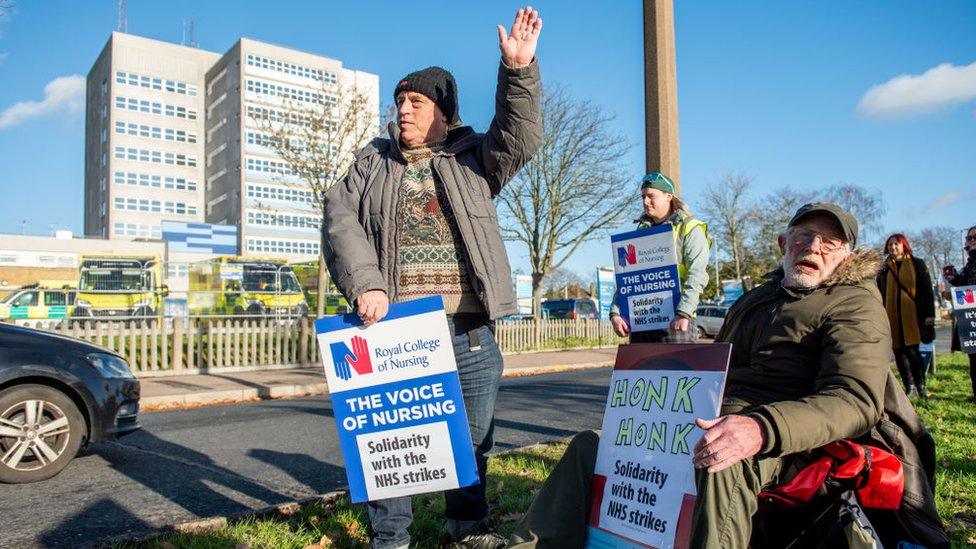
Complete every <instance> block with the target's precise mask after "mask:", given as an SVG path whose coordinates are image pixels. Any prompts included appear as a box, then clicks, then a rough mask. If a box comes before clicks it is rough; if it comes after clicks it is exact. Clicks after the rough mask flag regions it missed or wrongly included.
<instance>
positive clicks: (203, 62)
mask: <svg viewBox="0 0 976 549" xmlns="http://www.w3.org/2000/svg"><path fill="white" fill-rule="evenodd" d="M218 59H220V56H219V55H217V54H215V53H211V52H207V51H202V50H199V49H195V48H187V47H183V46H178V45H175V44H168V43H166V42H160V41H158V40H150V39H147V38H141V37H138V36H133V35H130V34H123V33H118V32H113V33H112V35H111V37H110V38H109V41H108V43H107V44H106V45H105V48H104V49H102V53H101V54H100V55H99V56H98V60H97V61H95V65H94V66H93V67H92V69H91V71H89V73H88V83H87V98H88V100H87V110H86V119H85V235H86V236H92V237H101V238H160V236H161V221H162V220H163V219H175V220H182V221H203V220H204V210H203V203H204V200H203V198H204V187H203V181H204V166H203V156H204V152H203V151H204V142H203V135H204V120H203V112H204V101H205V98H204V94H203V92H204V81H205V77H206V73H207V70H208V69H209V68H210V67H211V66H212V65H213V64H214V63H215V62H216V61H217V60H218Z"/></svg>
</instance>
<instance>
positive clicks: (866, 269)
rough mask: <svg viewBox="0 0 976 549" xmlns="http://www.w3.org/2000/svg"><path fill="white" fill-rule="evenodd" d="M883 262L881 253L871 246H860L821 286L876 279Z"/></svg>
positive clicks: (849, 283)
mask: <svg viewBox="0 0 976 549" xmlns="http://www.w3.org/2000/svg"><path fill="white" fill-rule="evenodd" d="M882 264H883V260H882V259H881V254H880V253H878V252H877V251H875V250H872V249H871V248H858V249H856V250H854V253H853V254H851V256H850V257H848V258H847V259H846V260H845V261H844V262H843V263H841V264H840V265H838V266H837V269H836V270H835V271H834V274H832V275H830V278H828V279H827V280H824V281H823V283H821V284H820V286H821V287H826V286H838V285H841V284H847V285H851V284H858V283H860V282H864V281H865V280H874V279H875V278H876V277H877V276H878V273H879V272H880V271H881V265H882Z"/></svg>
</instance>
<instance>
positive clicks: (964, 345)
mask: <svg viewBox="0 0 976 549" xmlns="http://www.w3.org/2000/svg"><path fill="white" fill-rule="evenodd" d="M952 318H953V319H954V320H955V321H956V333H957V334H959V349H960V350H962V352H964V353H966V354H970V355H971V354H976V286H959V287H958V288H953V289H952Z"/></svg>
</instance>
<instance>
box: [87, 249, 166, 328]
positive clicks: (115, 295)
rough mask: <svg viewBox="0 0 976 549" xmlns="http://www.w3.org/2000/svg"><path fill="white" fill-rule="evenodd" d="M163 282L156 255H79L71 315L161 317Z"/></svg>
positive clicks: (94, 317)
mask: <svg viewBox="0 0 976 549" xmlns="http://www.w3.org/2000/svg"><path fill="white" fill-rule="evenodd" d="M162 281H163V272H162V264H161V263H160V261H159V257H158V256H155V255H150V256H124V255H82V256H81V257H80V258H79V266H78V296H77V298H76V299H75V303H74V305H75V308H74V310H73V311H72V314H71V316H72V317H74V318H81V319H83V318H91V319H114V318H126V317H139V318H143V319H145V318H153V317H156V318H162V314H163V298H165V297H166V296H167V295H169V288H167V287H166V285H165V284H163V283H162Z"/></svg>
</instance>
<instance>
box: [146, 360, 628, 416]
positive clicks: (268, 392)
mask: <svg viewBox="0 0 976 549" xmlns="http://www.w3.org/2000/svg"><path fill="white" fill-rule="evenodd" d="M612 365H613V364H612V363H611V362H605V361H602V362H584V363H579V364H557V365H554V366H533V367H527V368H513V369H510V370H505V371H503V372H502V378H503V379H504V378H514V377H529V376H539V375H546V374H557V373H563V372H576V371H580V370H592V369H596V368H604V367H609V366H612ZM327 394H329V385H328V384H327V383H326V382H324V381H323V382H320V383H297V384H292V385H273V386H269V387H247V388H243V389H230V390H224V391H202V392H197V393H187V394H181V395H166V396H154V397H142V398H140V399H139V408H140V410H139V411H140V412H153V411H164V410H171V409H180V408H194V407H199V406H208V405H216V404H232V403H235V402H253V401H259V400H275V399H280V398H297V397H307V396H319V395H327Z"/></svg>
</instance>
